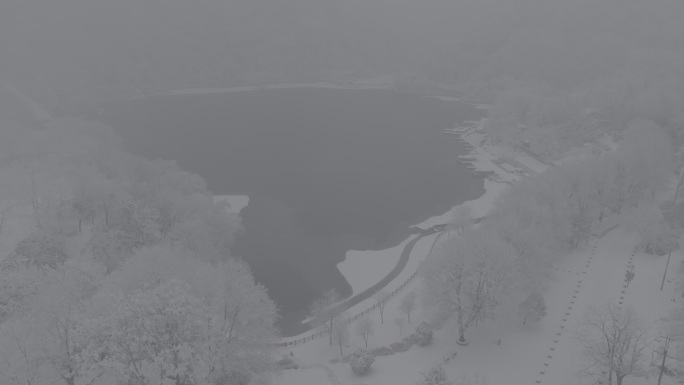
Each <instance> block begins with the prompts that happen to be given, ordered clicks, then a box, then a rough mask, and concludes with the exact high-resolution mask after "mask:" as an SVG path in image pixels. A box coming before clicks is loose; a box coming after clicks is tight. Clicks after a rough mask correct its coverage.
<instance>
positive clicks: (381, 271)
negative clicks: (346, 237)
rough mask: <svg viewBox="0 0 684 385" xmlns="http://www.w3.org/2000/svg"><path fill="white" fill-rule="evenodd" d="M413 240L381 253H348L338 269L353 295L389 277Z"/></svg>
mask: <svg viewBox="0 0 684 385" xmlns="http://www.w3.org/2000/svg"><path fill="white" fill-rule="evenodd" d="M411 239H412V238H411V237H409V238H407V239H406V240H404V241H403V242H402V243H400V244H399V245H397V246H395V247H392V248H389V249H385V250H380V251H359V250H350V251H347V256H346V257H345V259H344V261H342V262H340V263H338V264H337V268H338V270H339V271H340V273H342V275H344V277H345V278H346V279H347V282H349V284H350V285H351V287H352V294H358V293H361V292H363V291H364V290H366V289H368V288H369V287H371V286H373V285H375V284H376V283H378V281H380V280H381V279H383V278H384V277H385V276H387V274H389V273H390V272H391V271H392V269H394V267H395V266H396V265H397V262H399V257H400V256H401V252H402V250H404V246H406V244H407V243H408V242H409V241H410V240H411Z"/></svg>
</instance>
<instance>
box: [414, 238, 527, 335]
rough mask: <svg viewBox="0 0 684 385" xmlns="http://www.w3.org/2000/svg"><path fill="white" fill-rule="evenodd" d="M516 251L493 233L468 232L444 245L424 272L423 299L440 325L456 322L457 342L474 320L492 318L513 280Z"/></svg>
mask: <svg viewBox="0 0 684 385" xmlns="http://www.w3.org/2000/svg"><path fill="white" fill-rule="evenodd" d="M515 262H516V252H515V249H514V248H513V247H512V246H511V245H510V244H509V243H507V242H506V241H504V240H503V239H502V238H501V237H499V236H498V235H497V234H496V233H494V232H492V231H487V232H485V231H479V230H470V231H466V232H464V233H463V235H461V236H460V237H458V238H456V239H454V240H452V241H450V242H448V243H446V244H444V245H443V246H442V247H441V250H438V254H437V255H436V258H435V259H434V260H429V263H428V265H427V266H426V269H425V272H424V274H425V278H426V279H425V280H424V289H425V291H424V293H425V294H424V296H425V297H427V298H428V301H427V303H428V304H431V305H432V306H431V307H432V308H433V309H435V317H436V319H437V320H438V321H439V322H445V321H448V320H451V319H454V318H455V319H456V323H457V326H458V334H459V338H458V343H459V344H466V340H465V331H466V329H467V328H468V327H469V326H470V325H471V324H472V323H473V322H474V321H475V320H477V319H481V318H491V317H493V315H494V310H495V309H496V307H497V306H498V305H499V301H500V300H501V299H502V295H503V294H504V293H505V291H506V290H507V289H508V288H509V287H510V286H511V285H512V283H513V282H514V281H515V278H516V276H515V273H516V263H515Z"/></svg>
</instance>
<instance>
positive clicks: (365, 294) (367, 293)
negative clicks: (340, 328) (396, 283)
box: [284, 217, 485, 338]
mask: <svg viewBox="0 0 684 385" xmlns="http://www.w3.org/2000/svg"><path fill="white" fill-rule="evenodd" d="M484 218H485V217H479V218H475V219H474V220H473V223H474V224H477V223H480V222H482V220H483V219H484ZM445 229H446V225H444V224H438V225H434V226H432V227H430V228H429V229H425V230H419V229H418V230H417V233H416V234H414V235H412V236H413V237H415V238H413V239H412V240H411V241H409V242H408V243H407V244H406V246H404V250H402V252H401V256H400V257H399V261H398V262H397V264H396V266H394V269H392V271H390V272H389V273H388V274H387V275H386V276H385V277H384V278H383V279H381V280H380V281H379V282H378V283H376V284H375V285H373V286H371V287H369V288H368V289H366V290H364V291H362V292H361V293H359V294H356V295H354V296H352V297H351V298H349V299H347V300H345V301H344V302H341V303H339V304H338V305H337V306H336V307H335V308H336V309H342V311H344V310H347V309H349V308H351V307H352V306H355V305H357V304H359V303H361V302H363V301H365V300H366V299H368V298H371V297H372V296H373V295H375V293H377V292H379V291H380V290H382V289H383V288H384V287H385V286H387V285H388V284H389V283H390V282H392V280H393V279H395V278H396V277H397V276H398V275H399V274H400V273H401V272H402V271H403V270H404V268H405V267H406V264H407V263H408V260H409V257H410V256H411V252H412V251H413V247H414V246H415V245H416V243H417V242H418V241H419V240H420V239H421V238H423V237H425V236H428V235H431V234H434V233H441V232H443V231H444V230H445ZM302 325H303V328H301V329H300V330H298V333H297V334H296V335H297V336H298V335H301V334H304V333H307V332H309V331H311V330H313V329H314V328H315V327H316V326H315V325H316V320H315V319H312V320H309V321H307V322H303V323H302ZM284 337H285V338H289V337H294V336H284Z"/></svg>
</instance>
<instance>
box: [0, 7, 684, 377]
mask: <svg viewBox="0 0 684 385" xmlns="http://www.w3.org/2000/svg"><path fill="white" fill-rule="evenodd" d="M683 19H684V2H682V1H680V0H655V1H647V0H598V1H596V0H572V1H567V0H462V1H451V0H425V1H409V0H370V1H362V0H351V1H343V2H339V1H322V0H283V1H267V0H238V1H219V0H200V1H193V2H189V1H183V0H164V1H162V0H117V1H105V0H55V1H46V0H32V1H25V0H3V1H0V80H1V82H0V383H3V384H4V383H7V384H12V385H14V384H17V385H18V384H27V385H30V384H42V383H65V384H68V385H82V384H98V383H113V382H116V381H118V382H116V383H125V384H146V385H147V384H150V385H152V384H154V385H158V384H166V383H173V384H176V385H181V384H198V385H199V384H201V385H210V384H211V385H218V384H241V385H245V384H259V383H265V382H267V381H268V379H269V378H270V377H271V375H272V374H274V373H276V372H277V371H278V369H277V365H276V364H275V360H274V353H273V352H274V350H273V346H274V344H275V343H277V342H278V331H277V330H276V327H275V326H274V325H275V323H276V321H277V319H278V317H279V314H278V309H277V306H276V304H275V303H274V302H273V301H272V300H271V299H270V298H269V296H268V293H267V291H266V289H265V288H264V287H263V286H261V285H259V284H257V283H256V282H255V280H254V278H253V276H252V274H251V272H250V269H249V267H248V266H247V265H246V264H245V263H243V262H242V261H241V260H240V258H239V257H240V256H236V255H233V253H231V248H232V245H233V240H234V239H235V236H236V235H237V234H239V233H240V232H241V231H243V229H242V227H241V223H240V218H239V217H238V216H237V215H234V214H228V213H227V212H226V210H225V207H224V206H222V205H219V204H215V203H214V202H213V199H212V194H211V192H210V191H208V189H207V187H206V184H205V182H204V181H203V180H202V178H201V177H200V176H198V175H195V174H192V173H189V172H186V171H183V170H181V169H180V168H179V167H178V166H177V165H176V164H175V163H174V162H173V161H172V160H165V161H162V160H154V161H151V160H147V159H144V158H141V157H137V156H132V155H130V154H127V153H125V152H124V151H123V149H122V144H121V143H120V140H119V139H118V138H117V137H116V135H115V134H113V132H112V131H111V129H110V128H108V127H105V126H103V125H101V124H97V123H93V122H87V121H84V120H81V119H78V118H73V117H69V115H70V114H71V113H73V112H75V111H78V110H79V109H80V108H82V107H88V106H91V105H93V104H95V103H97V102H98V101H102V100H107V99H118V98H126V97H130V96H133V95H136V94H139V93H143V94H150V93H154V92H158V91H163V90H168V89H174V88H183V87H212V86H224V85H226V86H228V85H230V86H232V85H249V84H263V83H270V82H294V81H296V82H306V81H317V80H355V79H363V78H373V77H375V76H380V75H394V76H395V79H398V80H397V82H400V81H401V79H404V78H405V75H407V74H410V75H415V76H411V77H412V78H415V79H419V80H414V81H415V82H419V83H420V84H419V85H420V86H421V87H424V88H427V89H430V87H433V88H436V87H438V86H439V87H448V88H449V89H451V90H453V91H454V92H456V93H458V95H460V96H462V97H463V98H465V99H470V100H477V101H485V102H487V103H488V104H489V105H490V108H489V110H488V112H487V113H488V120H487V123H486V125H485V126H484V130H485V132H486V134H487V136H488V138H489V140H490V141H491V142H492V143H498V144H505V145H511V146H514V147H518V148H520V147H527V148H529V149H531V150H532V151H534V152H536V153H537V154H540V155H541V156H544V157H546V158H548V159H550V160H558V159H560V158H562V157H563V156H564V155H566V154H568V153H570V152H571V151H572V150H573V149H577V148H580V147H583V146H585V145H586V144H589V143H594V142H595V141H597V140H598V139H599V138H603V137H610V138H611V139H614V140H615V141H616V142H618V143H619V148H618V149H617V150H614V151H611V152H607V153H604V154H600V155H599V154H596V156H592V157H587V158H585V159H581V160H575V161H571V162H565V163H563V164H560V165H559V166H558V167H555V168H553V169H552V170H551V171H550V172H545V173H542V174H541V175H538V176H534V177H529V178H526V179H525V180H524V182H522V183H516V184H514V185H512V186H511V187H510V188H508V189H507V190H506V191H505V193H503V194H502V195H501V196H500V198H499V200H498V201H497V203H496V204H495V205H494V207H493V208H492V210H491V212H490V213H489V214H488V217H487V218H486V219H485V220H483V221H482V222H481V223H480V224H479V225H477V226H473V225H472V223H471V220H470V218H466V217H467V216H468V213H466V212H461V213H460V214H459V215H457V216H455V217H454V221H453V222H454V223H453V224H452V226H451V228H449V229H448V230H447V232H446V233H445V234H446V236H444V237H441V238H440V239H439V241H437V242H436V243H435V246H434V251H433V253H432V254H431V255H430V256H431V258H430V259H428V260H427V262H426V263H425V264H424V265H423V266H422V268H421V270H420V273H421V274H420V275H419V277H420V278H423V283H424V284H423V285H422V286H421V289H420V292H419V293H418V294H419V295H416V293H413V294H412V295H411V296H410V297H406V298H404V301H403V303H402V317H401V318H400V320H399V319H398V320H396V325H398V326H399V328H400V330H401V327H402V326H403V325H405V323H404V318H406V321H407V322H410V321H411V316H412V315H413V317H414V318H415V317H417V316H419V315H420V314H425V315H427V317H428V318H429V319H430V322H429V323H421V324H420V326H419V329H420V330H419V331H417V332H416V335H418V336H419V337H420V336H421V335H422V336H425V337H424V338H423V339H424V340H425V344H426V345H427V344H429V343H430V340H431V339H432V334H431V333H432V330H437V329H439V328H440V327H442V326H444V325H446V324H449V323H451V324H454V325H456V330H457V334H458V335H457V338H458V343H459V344H467V341H468V338H467V337H468V336H469V332H470V331H471V330H472V328H473V325H476V324H477V322H478V321H479V322H483V321H485V320H489V321H493V322H498V323H499V324H501V325H504V326H505V327H510V325H513V324H515V325H518V324H523V325H524V324H526V323H527V324H528V325H529V324H532V323H534V322H536V321H539V319H541V318H543V317H544V316H545V314H546V312H545V311H546V305H545V304H544V297H543V293H544V292H545V289H546V286H545V285H546V283H547V281H546V280H545V279H546V277H548V276H549V273H550V270H551V266H552V265H553V264H554V263H555V262H556V261H557V260H558V259H559V258H561V257H562V256H564V255H567V254H568V253H571V252H572V251H573V250H577V249H578V248H581V247H583V246H585V245H586V244H587V242H588V241H589V240H590V239H591V237H592V235H594V234H596V233H597V232H599V231H600V230H601V229H602V228H603V226H605V224H606V223H610V222H611V221H614V222H618V223H620V224H621V225H622V226H623V227H624V228H625V229H626V230H628V231H630V232H631V234H633V235H634V236H635V239H636V243H637V247H638V250H640V251H643V252H644V253H646V254H649V255H665V254H668V253H669V252H671V251H673V250H677V249H678V248H679V239H680V236H681V233H682V230H683V229H684V199H683V198H684V197H680V200H671V198H670V195H669V194H670V193H671V192H672V191H673V189H671V186H670V185H669V183H670V182H671V181H672V179H673V178H674V177H675V176H677V175H679V174H678V173H679V172H680V170H681V167H682V165H683V164H684V163H683V162H682V157H681V154H682V152H681V151H680V147H681V145H682V144H684V141H683V140H682V138H684V136H683V132H684V113H683V112H682V111H683V110H682V106H684V76H683V75H682V74H684V31H683V30H682V29H683V28H682V22H681V20H683ZM409 86H411V85H409ZM17 94H18V95H25V96H26V97H27V98H25V99H22V98H17V96H16V95H17ZM26 100H31V101H35V102H36V103H37V104H38V105H40V106H41V107H43V108H44V109H45V110H47V111H48V112H50V113H51V114H53V116H56V117H57V118H56V119H53V120H52V121H50V122H49V123H48V124H47V126H46V127H44V129H40V130H37V129H33V128H31V127H30V125H29V124H27V123H29V121H30V118H27V115H29V113H28V107H27V106H26V103H25V101H26ZM679 183H680V185H679V186H678V187H681V181H679ZM663 196H667V197H668V198H667V199H663ZM673 279H674V278H673ZM674 284H675V285H676V287H677V288H676V290H677V292H678V293H682V295H684V279H682V274H678V275H677V276H676V279H675V283H674ZM333 294H334V293H329V296H328V298H327V300H328V303H326V297H323V298H322V299H321V300H320V301H318V302H316V303H315V304H314V312H318V313H319V314H323V315H324V317H323V318H325V320H326V321H327V322H325V324H324V325H323V327H324V328H325V329H327V330H328V332H329V334H330V336H329V337H328V338H327V340H328V343H329V344H330V345H334V346H333V348H335V349H337V347H339V351H340V353H342V350H343V346H344V344H345V343H347V342H348V339H349V338H350V331H349V330H348V329H347V328H348V326H345V324H344V322H340V320H339V318H340V314H339V312H337V311H335V312H331V311H330V306H327V305H330V304H331V303H334V302H335V301H334V300H333V299H331V298H332V297H333ZM381 297H382V298H381ZM381 297H378V299H377V301H378V305H380V304H382V306H379V307H380V308H381V309H383V310H384V302H385V300H386V297H385V296H381ZM417 298H418V299H417ZM673 306H674V310H672V312H671V313H670V314H668V315H667V316H665V317H663V319H662V321H663V329H664V330H666V331H667V332H668V333H669V335H672V336H675V337H678V338H679V340H678V342H677V341H676V342H674V347H673V352H674V353H673V354H676V357H679V358H684V344H683V342H682V341H684V337H682V336H684V325H683V324H682V320H683V319H684V307H682V304H681V301H680V302H677V304H676V305H673ZM604 311H605V314H604V313H602V312H601V311H599V310H596V312H595V314H594V315H595V316H597V315H598V316H601V315H603V316H606V314H607V315H609V316H611V317H615V318H616V319H617V318H620V317H623V318H621V320H622V321H625V323H624V324H625V325H627V324H629V322H627V321H630V322H632V321H633V320H634V321H633V323H634V324H635V325H637V324H638V325H640V324H641V323H640V322H637V320H636V319H637V318H638V317H637V315H635V314H634V313H633V312H631V310H630V311H627V312H625V313H620V312H619V311H615V309H612V308H610V309H608V310H605V309H604ZM412 312H413V313H412ZM382 314H383V313H382V312H381V313H380V315H381V317H382ZM404 314H405V315H406V317H403V315H404ZM598 316H597V317H598ZM379 320H380V323H379V325H378V324H375V325H374V324H372V323H370V322H368V321H367V319H366V321H364V322H365V323H359V324H358V325H357V326H355V327H354V328H353V329H351V330H353V331H354V334H358V335H359V336H361V337H362V338H363V340H364V341H365V343H366V345H368V344H369V342H372V341H373V340H374V337H375V336H374V334H378V330H379V329H380V328H383V327H386V326H388V327H392V325H385V326H383V324H391V322H387V323H384V319H383V318H380V319H379ZM589 321H591V319H590V320H589ZM616 324H620V322H616ZM590 326H591V325H590ZM411 327H412V328H413V327H414V326H411ZM505 327H502V329H505ZM625 327H627V326H625ZM636 332H638V333H637V334H638V335H639V336H641V334H639V333H641V332H642V330H641V329H639V330H636ZM588 333H589V332H588ZM428 336H429V337H428ZM419 337H416V338H419ZM618 342H620V343H622V342H623V341H617V342H616V341H608V345H607V346H608V347H609V348H610V347H612V346H614V344H616V343H618ZM588 348H591V349H593V350H591V352H592V354H595V355H596V357H598V358H597V360H599V359H602V360H604V359H605V354H604V352H603V351H602V350H601V347H600V346H594V345H591V346H588ZM632 348H633V349H634V351H636V348H639V349H642V348H643V346H641V345H638V346H632ZM354 357H355V358H354V360H353V361H352V368H353V370H354V372H356V373H362V374H363V373H366V372H367V371H368V370H370V366H371V364H373V362H374V357H373V356H372V355H369V354H368V352H366V351H365V350H364V351H357V352H356V353H355V355H354ZM631 358H634V356H632V357H631ZM610 359H611V360H612V359H613V357H612V356H611V357H610ZM604 361H605V360H604ZM601 364H603V365H605V366H606V367H607V368H608V369H607V370H609V371H610V373H611V374H612V373H615V376H623V375H624V376H631V375H634V374H636V373H637V372H638V371H637V370H636V369H635V368H636V366H635V365H634V366H631V367H629V368H624V367H618V366H615V363H614V362H612V361H610V362H608V363H606V362H601ZM424 375H425V378H426V380H425V381H426V382H425V383H428V382H427V381H428V380H429V381H437V379H439V378H442V379H443V380H444V381H447V379H446V378H444V377H445V376H446V375H445V374H444V372H443V371H442V369H441V367H440V368H437V367H436V368H435V369H434V370H432V371H430V372H425V373H424ZM620 378H622V377H620ZM440 381H441V380H440ZM620 381H621V380H620Z"/></svg>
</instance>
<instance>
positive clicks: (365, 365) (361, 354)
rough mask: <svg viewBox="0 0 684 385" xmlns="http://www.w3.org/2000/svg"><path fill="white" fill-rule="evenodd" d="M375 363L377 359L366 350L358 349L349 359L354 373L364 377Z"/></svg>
mask: <svg viewBox="0 0 684 385" xmlns="http://www.w3.org/2000/svg"><path fill="white" fill-rule="evenodd" d="M373 362H375V357H373V355H372V354H370V353H369V352H368V351H367V350H366V349H357V350H356V351H355V352H354V353H352V355H351V357H349V366H351V369H352V371H353V372H354V373H355V374H358V375H364V374H366V373H368V371H369V370H370V368H371V365H373Z"/></svg>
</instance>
